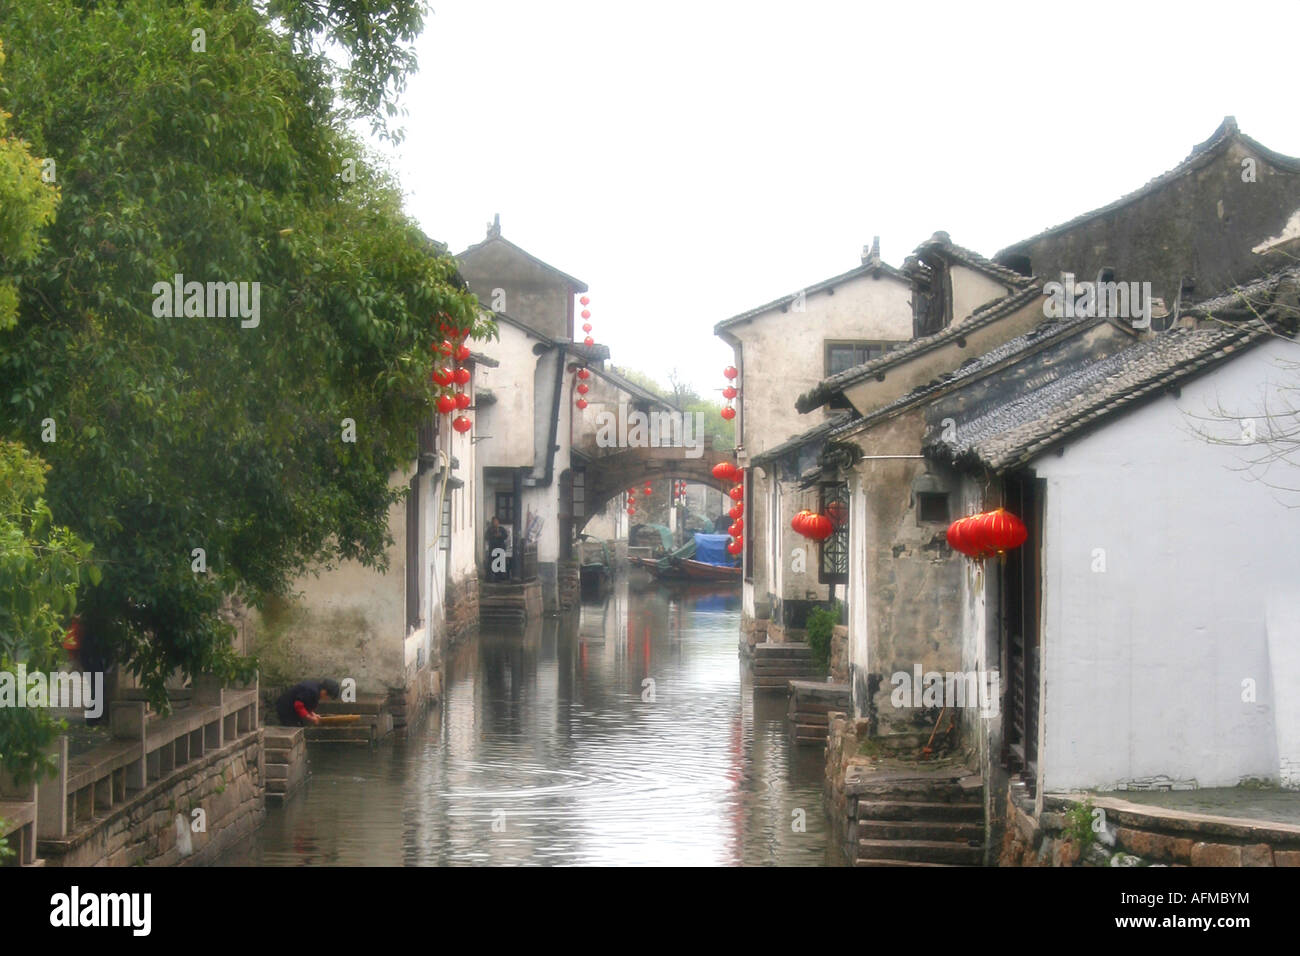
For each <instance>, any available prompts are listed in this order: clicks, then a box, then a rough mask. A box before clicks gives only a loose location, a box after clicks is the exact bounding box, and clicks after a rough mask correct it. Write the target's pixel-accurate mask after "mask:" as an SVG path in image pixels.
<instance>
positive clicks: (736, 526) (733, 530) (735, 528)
mask: <svg viewBox="0 0 1300 956" xmlns="http://www.w3.org/2000/svg"><path fill="white" fill-rule="evenodd" d="M742 530H744V524H743V521H742V520H741V519H740V518H737V519H736V520H735V521H733V522H731V527H729V528H728V529H727V534H729V535H731V536H732V537H733V538H737V537H739V536H740V532H741V531H742Z"/></svg>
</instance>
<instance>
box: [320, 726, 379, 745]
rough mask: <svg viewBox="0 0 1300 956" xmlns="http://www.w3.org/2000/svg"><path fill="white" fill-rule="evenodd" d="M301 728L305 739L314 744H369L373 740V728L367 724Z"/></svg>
mask: <svg viewBox="0 0 1300 956" xmlns="http://www.w3.org/2000/svg"><path fill="white" fill-rule="evenodd" d="M303 729H304V730H305V731H306V732H307V739H308V740H309V741H310V742H311V743H314V744H369V743H371V742H372V741H373V740H374V728H372V727H371V726H370V725H369V724H350V725H345V726H342V727H305V728H303Z"/></svg>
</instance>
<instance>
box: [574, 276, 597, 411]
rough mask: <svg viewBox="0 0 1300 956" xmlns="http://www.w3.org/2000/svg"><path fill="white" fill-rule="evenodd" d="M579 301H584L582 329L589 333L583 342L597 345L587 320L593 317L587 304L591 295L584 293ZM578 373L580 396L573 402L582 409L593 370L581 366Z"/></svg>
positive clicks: (585, 404)
mask: <svg viewBox="0 0 1300 956" xmlns="http://www.w3.org/2000/svg"><path fill="white" fill-rule="evenodd" d="M578 301H579V302H581V303H582V318H583V323H582V331H584V332H586V333H587V337H586V338H585V339H583V340H582V344H583V345H595V344H596V340H595V339H593V338H592V337H591V322H589V321H587V320H589V319H590V318H591V310H590V309H588V308H587V306H589V305H590V304H591V298H590V297H589V296H585V295H584V296H583V297H582V298H581V299H579V300H578ZM577 375H578V378H579V379H581V381H579V382H578V384H577V386H576V388H575V389H574V391H576V392H577V393H578V398H577V401H575V402H574V403H573V404H575V405H577V406H578V410H579V411H582V410H583V409H585V408H586V407H587V398H586V396H587V393H588V392H589V391H591V386H590V385H588V384H587V379H588V378H590V377H591V372H589V371H587V369H585V368H580V369H578V372H577Z"/></svg>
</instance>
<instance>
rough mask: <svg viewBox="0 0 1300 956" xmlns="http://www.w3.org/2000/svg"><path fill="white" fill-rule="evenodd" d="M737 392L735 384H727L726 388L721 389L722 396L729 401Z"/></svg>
mask: <svg viewBox="0 0 1300 956" xmlns="http://www.w3.org/2000/svg"><path fill="white" fill-rule="evenodd" d="M737 394H739V393H738V392H737V391H736V386H734V385H728V386H727V387H726V388H724V389H723V390H722V397H723V398H725V399H726V400H727V401H731V400H732V399H733V398H735V397H736V395H737Z"/></svg>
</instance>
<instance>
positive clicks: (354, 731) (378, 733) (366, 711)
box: [302, 695, 393, 746]
mask: <svg viewBox="0 0 1300 956" xmlns="http://www.w3.org/2000/svg"><path fill="white" fill-rule="evenodd" d="M386 704H387V701H386V700H385V698H383V697H380V696H378V695H361V696H359V697H358V698H357V699H356V701H354V702H350V703H345V702H343V701H340V700H331V701H324V702H322V703H321V704H319V705H318V706H317V708H316V713H318V714H320V715H321V716H322V717H325V716H333V715H335V714H358V715H360V717H361V719H360V720H358V721H357V722H356V723H352V724H342V725H340V726H337V727H329V726H319V727H316V726H311V725H308V726H306V727H304V728H302V729H303V733H304V734H305V736H306V739H307V742H308V743H312V744H353V745H365V746H369V745H370V744H373V743H376V742H378V741H379V740H381V739H382V738H384V737H386V736H388V735H389V734H390V733H392V730H393V715H392V714H391V713H389V711H388V708H387V706H386Z"/></svg>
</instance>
